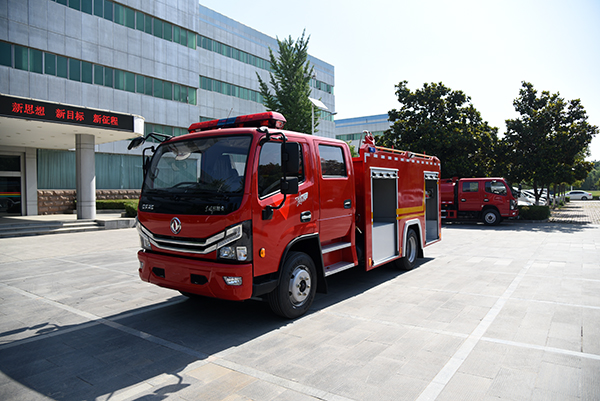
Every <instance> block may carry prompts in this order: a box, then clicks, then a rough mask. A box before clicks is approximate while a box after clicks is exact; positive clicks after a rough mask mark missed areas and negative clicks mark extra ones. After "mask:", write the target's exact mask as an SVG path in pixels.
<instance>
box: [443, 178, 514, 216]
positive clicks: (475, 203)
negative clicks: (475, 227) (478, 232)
mask: <svg viewBox="0 0 600 401" xmlns="http://www.w3.org/2000/svg"><path fill="white" fill-rule="evenodd" d="M440 187H441V194H442V218H443V219H445V220H446V221H451V220H458V219H472V220H481V221H483V223H484V224H486V225H490V226H493V225H497V224H500V222H501V221H502V219H504V218H510V219H514V218H517V216H518V215H519V209H518V208H517V199H516V198H515V197H514V196H513V193H512V190H511V186H510V185H508V183H507V182H506V180H505V179H504V178H460V179H459V178H457V177H454V178H452V179H444V180H442V182H441V184H440Z"/></svg>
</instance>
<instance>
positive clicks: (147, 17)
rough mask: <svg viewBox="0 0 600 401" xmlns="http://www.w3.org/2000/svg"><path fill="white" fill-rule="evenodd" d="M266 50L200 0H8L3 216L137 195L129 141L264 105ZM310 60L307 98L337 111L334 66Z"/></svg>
mask: <svg viewBox="0 0 600 401" xmlns="http://www.w3.org/2000/svg"><path fill="white" fill-rule="evenodd" d="M287 34H288V33H287V32H283V33H282V34H281V36H284V35H287ZM269 47H271V48H272V49H273V50H274V51H276V50H277V42H276V40H275V39H274V38H271V37H269V36H267V35H264V34H262V33H260V32H259V31H257V30H255V29H253V28H250V27H247V26H245V25H243V24H241V23H239V22H236V21H234V20H232V19H230V18H227V17H226V16H224V15H221V14H219V13H217V12H215V11H212V10H210V9H208V8H206V7H203V6H202V5H199V4H198V3H197V2H196V1H193V0H179V1H176V2H173V1H169V0H163V1H160V0H153V1H147V0H144V1H142V0H123V1H118V2H116V1H110V0H29V1H26V2H23V1H20V0H7V1H3V2H2V3H1V4H0V214H13V215H36V214H45V213H55V212H63V211H64V210H65V208H66V209H67V210H68V209H69V207H70V205H71V206H72V204H73V202H72V199H71V200H70V201H67V202H66V203H67V205H66V206H64V205H63V206H60V207H59V206H57V205H56V203H57V201H56V199H59V198H65V196H66V197H69V196H71V198H73V197H74V196H75V195H74V194H75V192H76V193H77V197H78V198H77V208H78V211H77V212H78V217H81V218H94V217H95V198H96V191H98V190H105V191H113V192H115V193H116V194H117V195H118V194H119V193H121V194H123V193H126V192H127V191H130V192H133V193H134V194H135V191H136V190H139V188H140V186H141V181H142V169H141V163H142V162H141V150H136V151H128V150H127V144H128V142H129V141H128V139H130V138H133V137H135V136H139V135H142V134H147V133H149V132H158V133H162V134H166V135H175V136H177V135H181V134H183V133H185V132H187V127H188V126H189V125H190V124H192V123H194V122H197V121H202V120H208V119H215V118H224V117H227V116H234V115H242V114H249V113H255V112H261V111H264V110H265V108H264V105H263V104H262V102H261V101H262V99H261V96H260V93H259V92H258V91H259V88H258V79H257V77H256V74H257V73H258V74H259V75H260V76H261V77H262V78H263V79H264V80H268V76H269V65H270V63H269ZM309 60H310V62H311V63H312V64H313V65H314V67H315V76H314V77H313V79H312V81H311V86H312V89H313V92H312V97H314V98H316V99H320V100H322V102H323V103H324V104H325V105H326V107H327V109H328V110H329V111H330V112H333V111H335V96H334V92H333V87H334V67H333V66H332V65H330V64H327V63H326V62H323V61H321V60H318V59H316V58H314V57H310V58H309ZM319 115H320V116H321V119H320V121H319V123H320V124H319V132H318V133H317V134H319V135H324V136H329V137H333V136H334V135H335V132H334V131H335V129H334V122H333V117H332V114H331V113H327V112H320V114H319ZM65 190H66V191H65ZM75 190H76V191H75ZM42 192H44V196H41V195H40V194H41V193H42ZM41 199H43V201H42V200H41ZM69 202H70V203H69ZM58 203H60V202H58Z"/></svg>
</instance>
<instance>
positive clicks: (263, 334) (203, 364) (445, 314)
mask: <svg viewBox="0 0 600 401" xmlns="http://www.w3.org/2000/svg"><path fill="white" fill-rule="evenodd" d="M599 228H600V226H594V225H589V224H588V225H581V224H558V223H550V222H548V223H538V224H526V223H513V224H505V225H500V226H498V227H485V226H483V225H481V224H461V225H452V226H445V227H444V228H443V230H442V241H441V242H440V243H438V244H435V245H434V246H431V247H429V248H427V249H426V250H425V255H426V259H423V260H421V262H420V263H419V265H418V267H417V268H416V269H415V270H413V271H410V272H407V273H402V272H399V271H397V270H395V269H393V268H391V267H388V266H383V267H380V268H377V269H375V270H373V271H370V272H363V271H360V270H349V271H346V272H343V273H340V274H338V275H334V276H331V277H330V278H329V290H330V291H329V293H328V294H318V295H317V297H316V300H315V303H314V304H313V307H312V308H311V311H310V313H309V314H307V315H306V316H304V317H302V318H300V319H297V320H295V321H288V320H282V319H280V318H278V317H276V316H274V315H273V314H272V313H271V311H270V310H269V308H268V306H267V305H266V304H264V303H262V302H259V301H253V300H252V301H247V302H242V303H236V302H225V301H219V300H211V299H204V300H199V301H193V300H188V299H187V298H185V297H183V296H180V295H179V294H178V293H177V292H174V291H171V290H167V289H162V288H159V287H156V286H154V285H150V284H147V283H144V282H141V281H140V280H139V278H138V277H137V267H138V261H137V258H136V252H137V250H138V247H139V245H138V244H139V240H138V236H137V232H136V230H135V229H122V230H113V231H96V232H84V233H78V234H62V235H46V236H37V237H22V238H5V239H0V272H2V275H1V276H0V299H1V305H2V306H1V307H0V399H2V400H19V401H20V400H40V399H53V400H84V399H85V400H111V401H116V400H163V399H169V400H203V401H204V400H230V401H233V400H235V401H238V400H257V401H258V400H260V401H263V400H294V401H296V400H300V401H302V400H332V401H337V400H340V401H341V400H376V401H380V400H394V401H396V400H419V401H424V400H438V401H443V400H485V401H491V400H494V401H498V400H561V401H562V400H598V399H600V262H599V258H598V255H599V254H600V230H599Z"/></svg>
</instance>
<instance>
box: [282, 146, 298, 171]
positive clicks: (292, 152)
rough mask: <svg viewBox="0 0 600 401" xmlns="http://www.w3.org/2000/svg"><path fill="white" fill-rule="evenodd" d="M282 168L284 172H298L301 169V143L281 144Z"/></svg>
mask: <svg viewBox="0 0 600 401" xmlns="http://www.w3.org/2000/svg"><path fill="white" fill-rule="evenodd" d="M281 169H282V171H283V174H284V176H285V174H297V173H298V170H300V144H299V143H298V142H284V143H282V144H281Z"/></svg>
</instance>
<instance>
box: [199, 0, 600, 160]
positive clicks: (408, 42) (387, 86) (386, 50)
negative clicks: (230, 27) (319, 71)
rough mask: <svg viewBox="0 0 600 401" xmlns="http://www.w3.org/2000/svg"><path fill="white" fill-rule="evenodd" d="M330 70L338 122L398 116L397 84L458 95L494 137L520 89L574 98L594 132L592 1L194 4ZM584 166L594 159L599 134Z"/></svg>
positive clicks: (596, 53) (599, 87) (597, 72)
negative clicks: (290, 45)
mask: <svg viewBox="0 0 600 401" xmlns="http://www.w3.org/2000/svg"><path fill="white" fill-rule="evenodd" d="M200 4H202V5H204V6H206V7H208V8H210V9H212V10H214V11H217V12H219V13H221V14H223V15H225V16H227V17H229V18H231V19H234V20H236V21H238V22H240V23H242V24H244V25H247V26H249V27H251V28H253V29H255V30H257V31H260V32H262V33H264V34H266V35H269V36H271V37H278V38H279V39H284V38H287V37H289V36H291V37H292V39H294V40H295V39H297V38H299V37H300V36H301V35H302V31H303V30H306V35H310V41H309V45H308V52H309V54H310V55H311V56H314V57H316V58H319V59H321V60H323V61H325V62H327V63H329V64H331V65H333V66H334V67H335V89H334V93H335V111H336V112H337V115H336V117H335V118H336V119H342V118H352V117H361V116H369V115H374V114H385V113H387V112H388V111H389V110H392V109H394V108H399V107H400V103H398V99H397V97H396V96H395V91H396V88H395V85H397V84H398V83H399V82H401V81H404V80H406V81H408V87H409V88H410V89H411V90H413V91H414V90H417V89H419V88H422V87H423V84H424V83H431V82H436V83H439V82H442V83H443V84H444V85H445V86H447V87H449V88H450V89H452V90H461V91H463V92H464V93H465V94H466V95H467V96H469V97H470V98H471V103H472V104H473V106H475V108H476V109H477V110H479V112H480V113H481V116H482V118H483V119H484V120H485V121H487V122H488V123H489V124H490V125H491V126H494V127H498V131H499V133H500V135H502V133H503V132H504V131H505V130H506V124H505V120H506V119H513V118H518V117H519V115H518V113H516V112H515V110H514V106H513V104H512V103H513V101H514V100H515V98H517V97H518V95H519V90H520V89H521V82H522V81H526V82H531V83H532V84H533V86H534V88H535V89H536V90H538V92H542V91H549V92H550V93H557V92H558V93H560V96H561V97H563V98H564V99H566V100H573V99H580V100H581V103H582V105H583V107H584V108H585V110H586V111H587V114H588V117H589V118H588V122H589V123H590V124H593V125H595V126H598V127H600V23H598V21H600V0H569V1H564V0H501V1H500V0H495V1H491V0H418V1H417V0H410V1H409V0H396V1H393V0H388V1H385V0H371V1H369V2H365V1H358V0H345V1H342V0H319V1H317V0H303V1H281V0H279V1H274V0H253V1H248V0H200ZM590 150H591V156H590V157H588V158H587V159H588V160H600V134H599V135H597V136H596V137H595V138H594V139H593V140H592V144H591V146H590Z"/></svg>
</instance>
